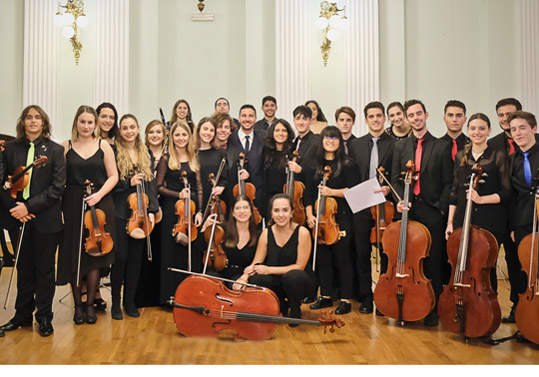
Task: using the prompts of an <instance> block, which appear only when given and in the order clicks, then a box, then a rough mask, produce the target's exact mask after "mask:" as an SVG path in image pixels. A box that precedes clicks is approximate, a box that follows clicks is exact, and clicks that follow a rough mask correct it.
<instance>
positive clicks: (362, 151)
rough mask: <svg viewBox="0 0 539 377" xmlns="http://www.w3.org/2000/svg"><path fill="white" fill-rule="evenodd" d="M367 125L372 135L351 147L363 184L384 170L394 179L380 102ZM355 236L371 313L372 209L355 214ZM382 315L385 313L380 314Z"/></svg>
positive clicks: (362, 293) (365, 308)
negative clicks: (381, 169)
mask: <svg viewBox="0 0 539 377" xmlns="http://www.w3.org/2000/svg"><path fill="white" fill-rule="evenodd" d="M363 114H364V115H365V123H366V124H367V126H368V127H369V133H368V134H366V135H365V136H362V137H360V138H358V139H355V140H352V141H351V142H350V145H349V156H350V157H351V158H352V159H353V160H354V161H355V163H356V164H357V166H358V171H359V177H360V182H365V181H367V180H369V179H372V178H375V179H376V178H377V177H378V175H377V169H378V168H379V167H383V168H384V170H385V176H386V177H387V178H388V180H389V177H391V164H392V160H393V149H394V146H395V139H394V138H392V137H391V136H389V135H388V134H387V133H385V132H384V124H385V122H386V117H385V115H384V114H385V109H384V105H382V104H381V103H380V102H370V103H369V104H367V105H366V106H365V108H364V109H363ZM376 192H382V193H383V194H384V195H385V196H386V197H387V199H388V200H391V195H390V188H389V186H387V184H386V183H385V182H384V183H383V184H382V186H381V188H380V190H376V191H373V195H374V193H376ZM353 220H354V221H353V222H354V236H355V242H356V263H357V266H356V267H357V272H358V285H359V286H358V295H359V299H360V301H361V306H360V308H359V312H360V313H363V314H370V313H372V312H373V309H374V307H373V293H372V271H371V248H372V246H371V239H370V234H371V228H372V227H373V226H374V224H375V223H374V219H373V217H372V215H371V211H370V208H367V209H364V210H362V211H360V212H358V213H356V214H355V215H354V218H353ZM386 269H387V258H386V257H385V255H384V256H383V257H382V259H381V272H385V270H386ZM377 314H380V315H381V313H378V312H377Z"/></svg>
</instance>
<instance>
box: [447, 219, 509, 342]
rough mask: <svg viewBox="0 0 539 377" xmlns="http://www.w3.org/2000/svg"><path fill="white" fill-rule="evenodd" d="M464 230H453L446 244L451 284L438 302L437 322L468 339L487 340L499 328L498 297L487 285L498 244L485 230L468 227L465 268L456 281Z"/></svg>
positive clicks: (488, 284) (496, 255)
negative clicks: (484, 338)
mask: <svg viewBox="0 0 539 377" xmlns="http://www.w3.org/2000/svg"><path fill="white" fill-rule="evenodd" d="M462 233H463V228H458V229H456V230H455V231H454V232H453V233H452V234H451V235H450V236H449V239H448V240H447V256H448V258H449V263H451V280H450V281H449V284H448V285H446V286H445V287H444V289H443V292H442V294H441V295H440V299H439V301H438V315H439V316H440V322H441V323H442V325H443V326H444V327H445V328H446V329H447V330H449V331H451V332H453V333H455V334H461V335H464V336H466V337H469V338H476V337H481V336H487V335H490V334H492V333H494V332H495V331H496V330H497V329H498V327H499V326H500V321H501V311H500V304H499V303H498V299H497V296H498V294H497V293H496V292H495V291H494V290H493V289H492V287H491V285H490V270H491V269H492V268H494V267H495V264H496V260H497V258H498V243H497V242H496V238H495V237H494V236H493V235H492V233H490V232H489V231H487V230H484V229H481V228H478V227H477V226H473V225H472V226H471V228H470V235H469V243H468V253H467V258H466V266H465V269H464V271H463V273H462V277H459V278H458V280H460V282H456V281H455V270H456V269H458V264H459V262H458V261H459V247H460V241H461V238H462Z"/></svg>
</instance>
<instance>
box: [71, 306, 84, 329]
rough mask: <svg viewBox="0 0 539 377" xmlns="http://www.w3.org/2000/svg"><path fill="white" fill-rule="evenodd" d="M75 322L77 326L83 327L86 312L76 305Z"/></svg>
mask: <svg viewBox="0 0 539 377" xmlns="http://www.w3.org/2000/svg"><path fill="white" fill-rule="evenodd" d="M73 322H75V325H82V324H83V323H84V311H83V310H82V305H75V314H74V315H73Z"/></svg>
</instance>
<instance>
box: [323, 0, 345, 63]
mask: <svg viewBox="0 0 539 377" xmlns="http://www.w3.org/2000/svg"><path fill="white" fill-rule="evenodd" d="M341 12H342V17H341V16H340V13H341ZM316 26H318V28H319V29H322V45H321V46H320V51H321V52H322V60H323V61H324V67H325V66H327V64H328V58H329V53H330V51H331V42H335V41H336V40H337V39H339V35H340V33H339V30H347V29H348V28H349V27H350V20H348V17H346V6H343V8H342V9H339V8H338V7H337V3H328V2H327V1H322V2H321V3H320V16H319V17H318V20H316Z"/></svg>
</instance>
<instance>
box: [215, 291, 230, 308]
mask: <svg viewBox="0 0 539 377" xmlns="http://www.w3.org/2000/svg"><path fill="white" fill-rule="evenodd" d="M215 298H216V299H217V300H219V301H223V302H226V303H227V304H229V305H230V306H234V303H233V302H232V300H229V299H227V298H224V297H221V296H220V295H219V293H216V294H215Z"/></svg>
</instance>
